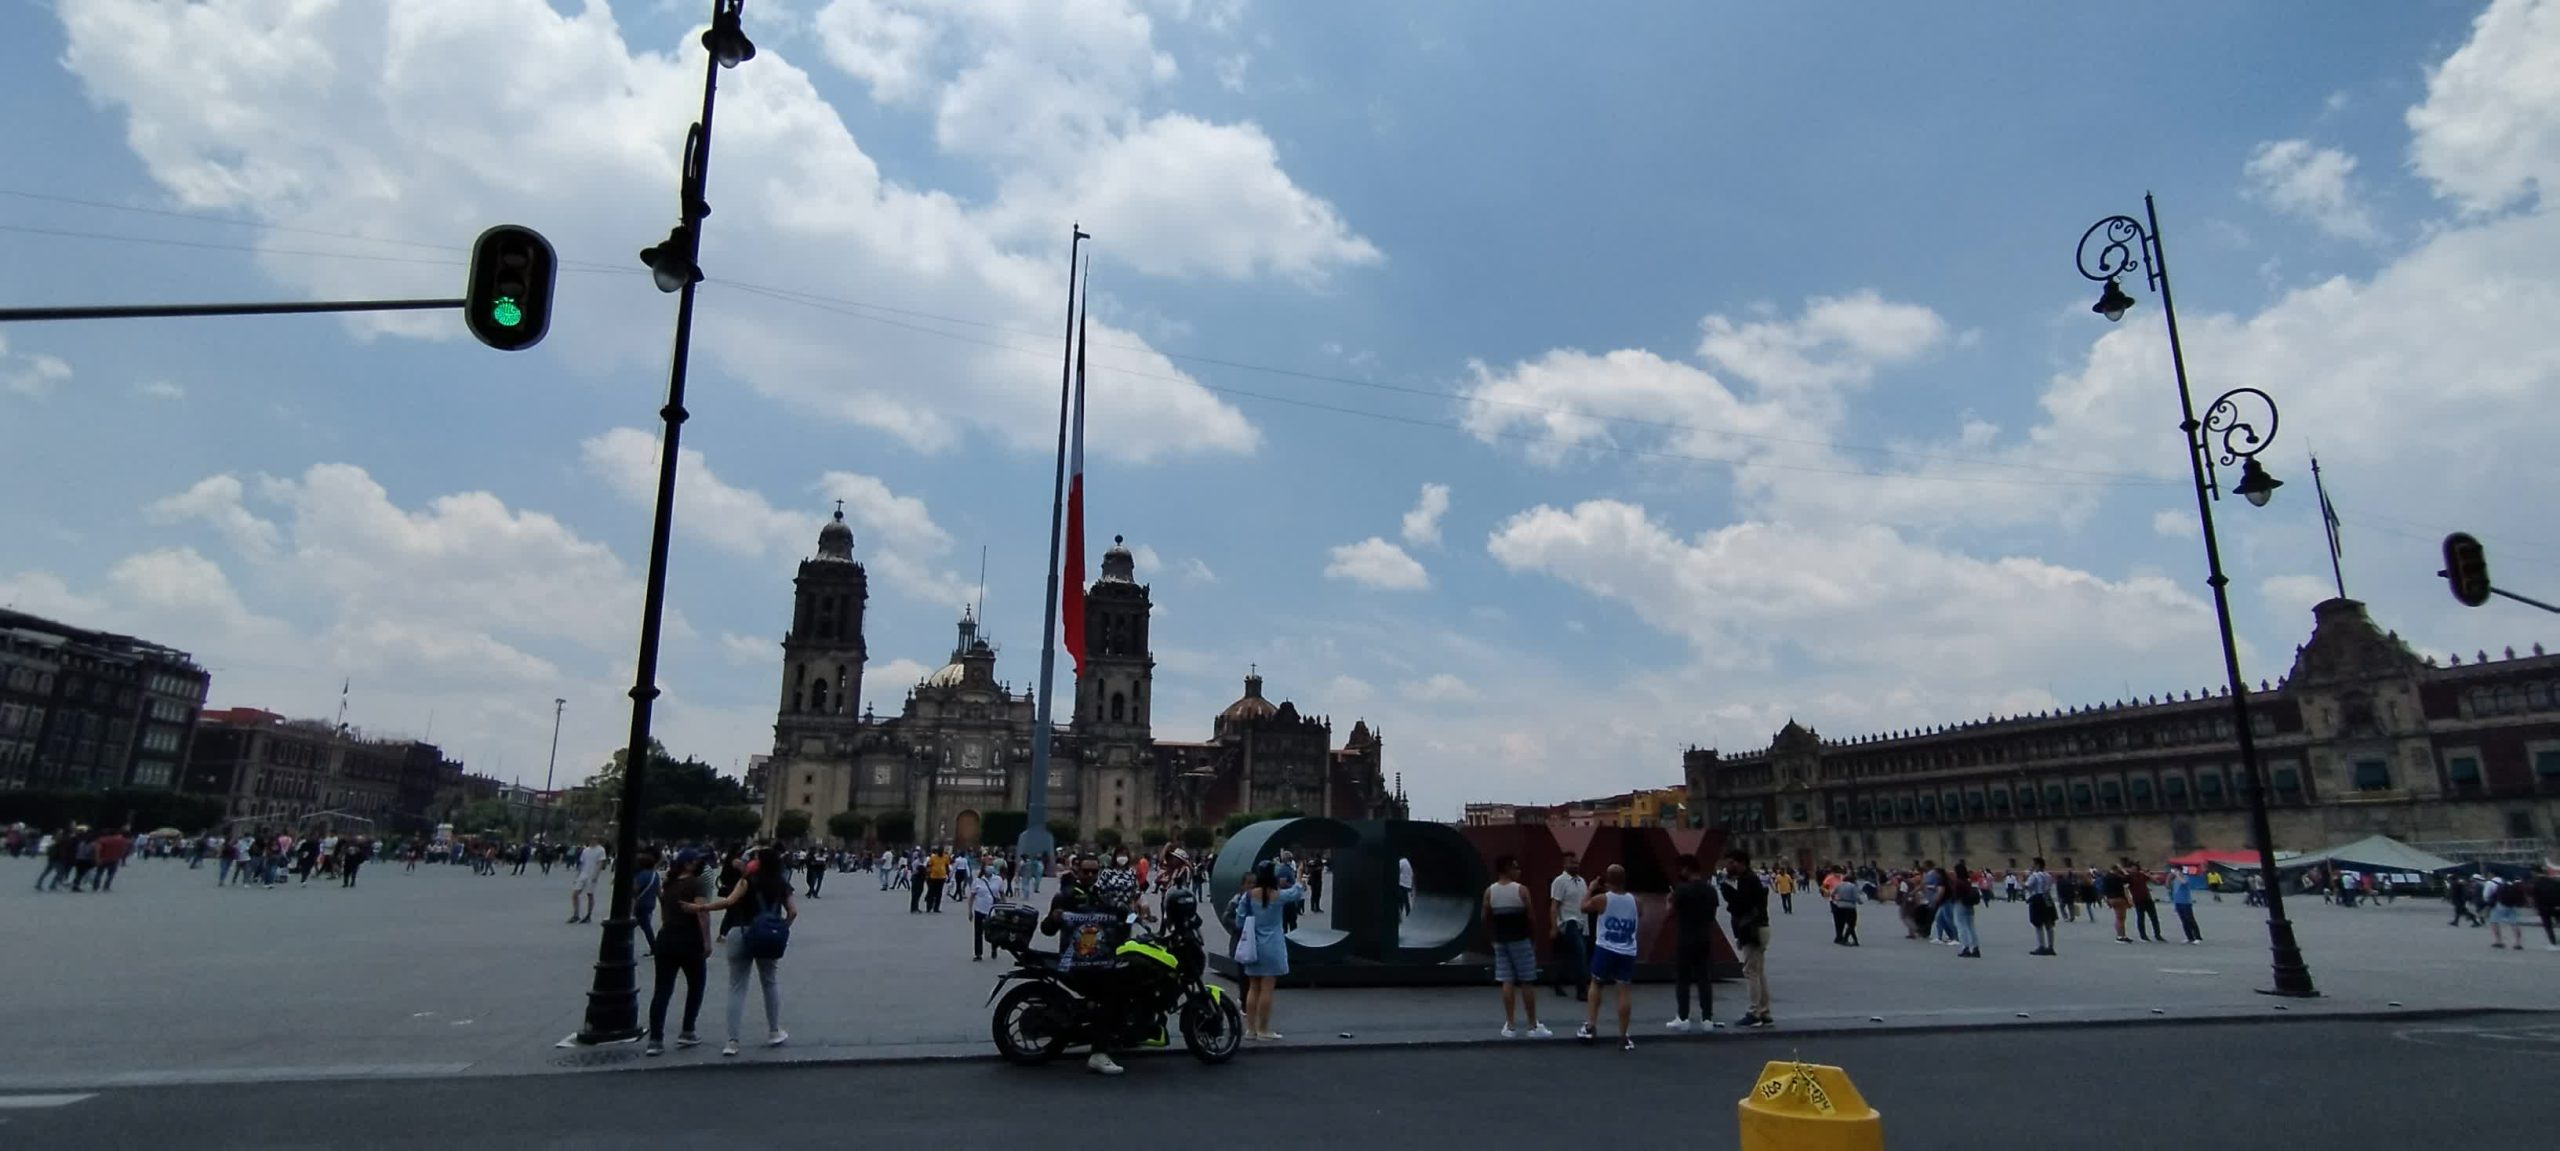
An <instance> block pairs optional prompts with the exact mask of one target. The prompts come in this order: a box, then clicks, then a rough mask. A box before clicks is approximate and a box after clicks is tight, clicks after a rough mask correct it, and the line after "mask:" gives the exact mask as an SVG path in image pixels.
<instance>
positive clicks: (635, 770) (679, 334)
mask: <svg viewBox="0 0 2560 1151" xmlns="http://www.w3.org/2000/svg"><path fill="white" fill-rule="evenodd" d="M714 11H715V12H716V11H717V8H716V6H715V9H714ZM715 26H716V21H715ZM706 48H707V46H706ZM705 55H706V57H707V58H706V59H705V60H704V61H703V65H702V120H701V123H700V127H701V129H702V131H701V133H700V136H699V140H698V143H697V144H696V147H695V150H694V170H693V171H692V172H690V173H687V182H688V184H690V185H691V186H689V187H687V188H685V189H684V200H685V208H684V212H685V218H686V223H687V224H688V225H690V227H689V229H688V231H689V233H690V235H691V236H692V246H693V251H692V252H689V253H687V254H688V256H690V257H691V258H692V259H693V262H694V265H695V266H696V267H699V266H700V263H701V258H700V253H701V235H702V231H701V225H702V219H701V212H700V208H701V205H702V193H703V185H704V184H705V183H707V182H708V177H709V175H710V172H711V111H712V101H713V98H714V96H715V95H716V94H717V92H718V90H719V84H720V62H719V60H718V59H717V57H716V56H712V55H711V54H710V53H709V52H708V51H706V53H705ZM694 287H695V279H694V278H692V277H688V278H687V279H686V280H685V283H684V286H683V287H682V288H680V289H678V291H677V295H676V339H675V352H674V355H673V357H672V360H671V362H670V363H669V364H668V367H667V402H666V406H664V407H661V408H659V409H658V416H659V418H660V419H661V420H663V421H664V422H665V424H666V434H665V436H664V437H663V439H662V441H661V442H660V444H659V451H658V503H657V512H656V516H655V518H654V519H653V521H652V522H651V525H650V529H649V582H648V589H647V592H646V594H645V596H644V597H643V600H642V604H641V609H640V658H639V662H638V665H637V667H636V668H635V669H634V672H633V675H632V683H631V740H630V744H629V746H628V748H627V749H626V750H625V752H624V754H623V761H622V795H621V797H620V799H621V801H620V803H619V805H618V810H617V812H616V818H615V821H614V838H613V841H614V860H613V889H612V897H611V901H610V902H609V903H608V904H607V905H606V906H607V911H606V913H605V921H604V938H603V941H602V943H601V944H599V945H598V948H597V952H596V973H595V982H594V984H593V986H592V987H590V988H589V990H588V991H587V1018H586V1023H585V1025H584V1026H583V1027H581V1028H580V1029H579V1031H578V1037H577V1038H578V1042H580V1043H585V1044H594V1043H622V1042H628V1041H630V1040H633V1039H637V1038H639V1037H640V1031H641V1027H640V1000H639V995H640V987H639V980H638V975H637V969H638V966H639V965H638V963H637V962H636V961H635V960H634V959H633V956H632V948H631V935H632V929H633V927H635V926H636V925H637V924H636V921H634V920H633V919H632V917H631V887H632V882H633V880H634V879H635V876H634V875H633V874H632V871H633V863H632V860H633V858H634V857H636V856H637V855H639V853H640V829H639V822H640V821H639V813H640V811H641V810H642V808H641V802H640V800H641V796H642V794H643V790H644V787H645V785H646V782H647V777H648V774H649V719H650V712H651V709H652V707H653V706H654V705H655V704H656V702H657V699H658V683H657V681H658V633H659V624H660V621H661V619H662V617H664V615H665V614H666V604H667V544H668V538H669V536H670V535H672V534H673V531H674V527H675V513H676V451H677V441H678V438H679V436H680V435H681V433H682V432H683V429H684V421H685V417H686V415H687V413H686V411H685V408H684V381H685V367H686V364H687V361H688V359H689V357H690V356H691V354H692V350H693V296H694Z"/></svg>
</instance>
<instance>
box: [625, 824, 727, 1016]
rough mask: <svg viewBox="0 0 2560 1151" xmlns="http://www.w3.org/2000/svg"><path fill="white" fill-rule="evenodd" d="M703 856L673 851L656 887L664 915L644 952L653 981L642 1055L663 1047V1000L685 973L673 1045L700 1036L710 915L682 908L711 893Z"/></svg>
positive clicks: (668, 996) (694, 903) (706, 897)
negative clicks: (653, 964) (653, 965)
mask: <svg viewBox="0 0 2560 1151" xmlns="http://www.w3.org/2000/svg"><path fill="white" fill-rule="evenodd" d="M705 859H706V857H705V856H704V855H703V853H702V852H699V851H690V850H688V851H679V852H677V853H676V857H675V862H674V863H673V864H672V865H671V866H670V867H669V868H668V875H667V880H666V882H665V883H664V884H663V885H662V886H661V889H660V891H659V893H658V898H657V901H656V902H657V903H658V910H659V911H660V912H662V913H664V915H665V918H666V926H665V927H664V928H662V929H660V930H659V932H658V938H657V945H656V946H655V947H652V948H651V949H650V952H649V954H650V955H651V956H652V957H654V958H655V959H656V960H657V961H658V981H657V986H656V987H655V988H654V989H653V990H652V991H651V993H650V996H649V1046H648V1047H646V1048H644V1049H643V1050H642V1051H641V1054H643V1055H659V1054H663V1053H665V1051H666V1045H665V1042H664V1041H665V1039H666V1036H667V1001H668V1000H670V999H672V998H674V996H675V990H676V979H677V978H678V977H679V976H681V977H682V978H683V979H684V1025H683V1027H682V1029H680V1030H678V1031H677V1032H676V1046H678V1047H691V1046H693V1045H695V1044H697V1043H700V1042H702V1040H701V1038H699V1037H698V1036H696V1035H695V1034H694V1033H693V1028H694V1023H695V1021H696V1020H697V1019H699V1018H700V1017H701V1015H702V985H703V980H704V978H705V977H706V971H705V968H706V965H707V964H708V963H709V962H710V959H711V930H710V928H711V916H710V914H709V913H708V912H703V911H694V910H687V909H688V908H689V907H696V906H699V905H700V904H702V903H703V902H704V901H705V900H707V899H709V898H710V897H711V891H710V889H709V888H708V887H706V886H705V885H704V884H703V882H702V866H703V863H704V862H705Z"/></svg>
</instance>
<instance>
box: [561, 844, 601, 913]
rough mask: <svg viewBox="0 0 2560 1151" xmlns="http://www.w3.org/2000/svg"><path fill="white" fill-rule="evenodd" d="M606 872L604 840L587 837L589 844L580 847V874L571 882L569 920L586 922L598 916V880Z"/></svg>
mask: <svg viewBox="0 0 2560 1151" xmlns="http://www.w3.org/2000/svg"><path fill="white" fill-rule="evenodd" d="M603 874H604V841H603V840H600V839H597V838H595V837H594V836H589V837H587V845H586V846H585V847H582V848H579V849H578V874H577V877H576V878H575V879H573V880H571V881H570V883H569V922H571V923H585V922H587V921H589V920H591V919H594V918H595V917H596V880H597V878H598V877H600V876H602V875H603Z"/></svg>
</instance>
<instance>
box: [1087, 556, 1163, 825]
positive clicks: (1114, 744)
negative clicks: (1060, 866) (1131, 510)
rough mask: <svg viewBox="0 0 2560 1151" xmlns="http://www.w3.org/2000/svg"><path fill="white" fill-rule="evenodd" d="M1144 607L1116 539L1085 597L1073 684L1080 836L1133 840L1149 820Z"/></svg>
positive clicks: (1150, 677)
mask: <svg viewBox="0 0 2560 1151" xmlns="http://www.w3.org/2000/svg"><path fill="white" fill-rule="evenodd" d="M1151 604H1152V601H1151V599H1150V595H1149V592H1148V589H1147V587H1146V585H1144V584H1141V583H1139V582H1138V580H1137V559H1136V557H1134V556H1132V555H1130V554H1129V549H1128V548H1127V547H1126V546H1125V545H1124V544H1123V542H1122V541H1121V539H1120V538H1119V537H1117V536H1115V537H1113V538H1112V541H1111V550H1110V551H1107V552H1104V553H1102V578H1101V579H1098V580H1095V581H1094V582H1093V586H1092V587H1091V588H1090V589H1088V590H1087V591H1086V593H1085V599H1084V634H1085V656H1084V669H1083V672H1082V674H1080V675H1078V676H1077V677H1076V711H1075V720H1074V723H1073V727H1074V729H1075V731H1076V732H1077V734H1078V735H1079V736H1080V737H1081V739H1080V743H1081V746H1082V747H1083V749H1084V757H1083V762H1084V766H1085V767H1086V769H1087V770H1086V771H1085V772H1084V787H1085V794H1084V795H1082V796H1080V797H1079V799H1080V801H1081V804H1082V806H1081V811H1082V813H1083V818H1084V821H1085V824H1086V830H1087V831H1088V832H1092V831H1098V830H1100V829H1102V828H1105V827H1116V828H1119V829H1120V830H1122V831H1123V832H1128V833H1132V834H1134V833H1135V832H1136V831H1137V830H1138V829H1140V828H1142V827H1145V826H1148V825H1150V824H1151V823H1152V822H1153V821H1154V820H1155V818H1156V816H1157V814H1158V811H1157V806H1158V805H1157V799H1158V797H1157V795H1156V787H1155V775H1156V773H1155V763H1154V753H1155V737H1154V732H1153V724H1152V722H1151V721H1150V719H1149V717H1150V715H1151V714H1152V712H1153V708H1154V706H1155V668H1156V661H1155V657H1154V655H1153V654H1152V653H1151V652H1150V651H1149V650H1148V647H1147V616H1148V613H1149V611H1150V610H1151Z"/></svg>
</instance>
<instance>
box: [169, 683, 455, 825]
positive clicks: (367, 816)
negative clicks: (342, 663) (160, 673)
mask: <svg viewBox="0 0 2560 1151" xmlns="http://www.w3.org/2000/svg"><path fill="white" fill-rule="evenodd" d="M492 782H494V781H492ZM470 783H471V781H470V779H468V778H467V777H466V776H465V774H464V772H463V768H462V764H461V762H460V761H458V760H453V759H448V758H446V757H445V754H444V751H443V749H441V748H439V747H437V746H436V745H434V744H431V743H425V742H422V741H419V740H414V739H397V738H391V739H382V738H367V737H366V736H365V735H364V733H363V732H361V731H358V730H356V729H353V728H341V727H339V726H338V725H336V724H332V723H329V722H327V721H325V720H317V719H288V718H286V717H284V716H282V715H279V714H277V713H275V712H272V711H264V710H261V709H258V708H253V707H239V708H227V709H222V710H217V711H209V712H206V713H204V722H203V726H202V729H201V730H200V731H199V732H198V733H197V737H196V743H195V748H194V753H193V754H192V755H190V756H189V757H188V760H187V767H186V772H185V774H184V776H183V778H182V780H181V784H180V787H181V789H182V790H184V791H187V792H189V793H192V794H196V795H204V796H210V797H214V798H218V799H221V800H222V801H223V804H224V807H223V812H224V815H225V817H226V818H227V819H228V820H230V821H231V822H232V823H234V824H256V825H269V826H277V827H298V826H301V825H304V824H306V823H313V822H319V823H332V824H338V825H344V826H345V827H346V828H347V829H351V830H352V829H361V830H366V831H371V832H374V833H376V834H395V833H403V832H419V831H425V830H427V829H428V826H429V824H430V823H431V822H432V821H431V820H430V819H429V818H428V814H429V809H430V807H431V806H432V805H433V804H434V803H435V801H436V799H437V797H438V796H439V795H443V794H446V793H448V792H451V793H457V794H471V793H473V791H474V790H475V789H473V788H472V787H471V786H470Z"/></svg>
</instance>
